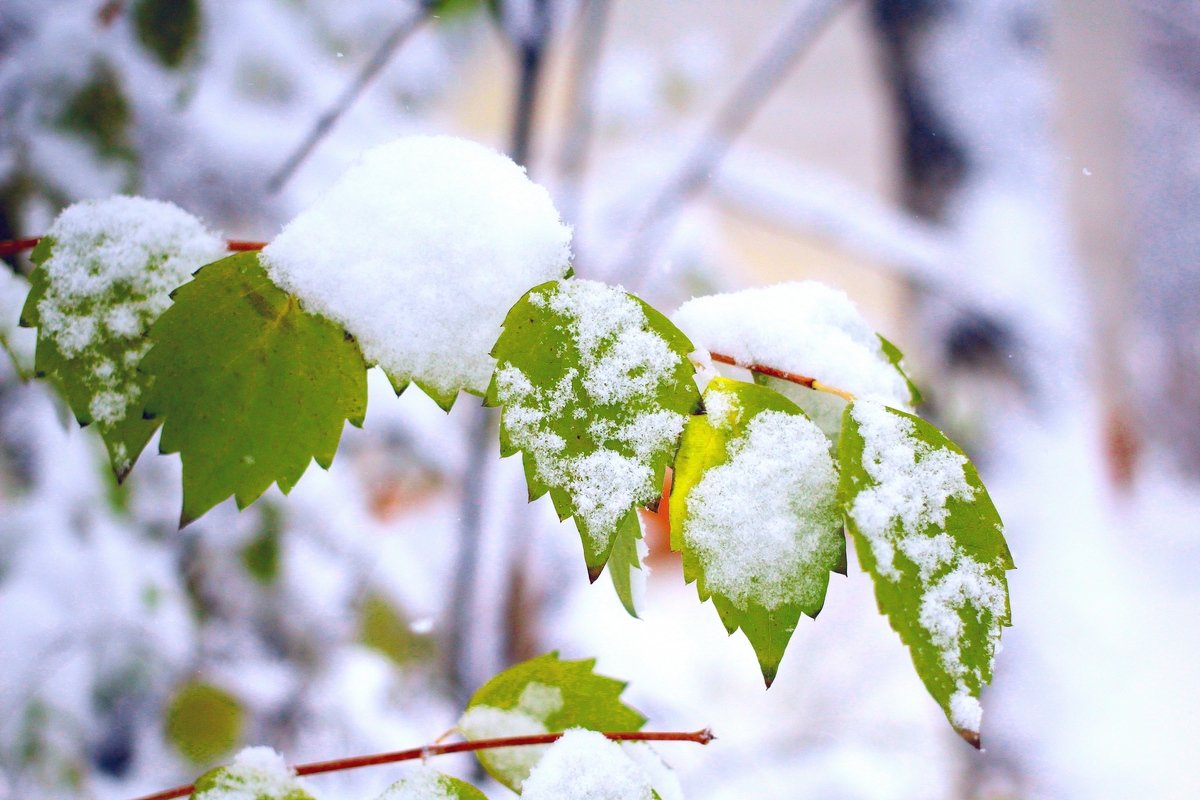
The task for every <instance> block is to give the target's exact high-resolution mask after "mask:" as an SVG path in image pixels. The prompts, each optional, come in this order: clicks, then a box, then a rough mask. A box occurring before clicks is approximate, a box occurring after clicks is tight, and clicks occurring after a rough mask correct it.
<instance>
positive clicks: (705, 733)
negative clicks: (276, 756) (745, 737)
mask: <svg viewBox="0 0 1200 800" xmlns="http://www.w3.org/2000/svg"><path fill="white" fill-rule="evenodd" d="M604 735H605V736H606V737H608V738H609V739H611V740H613V741H615V742H695V743H696V744H708V743H709V742H711V741H712V740H713V739H715V738H716V737H715V736H713V732H712V730H711V729H710V728H704V729H702V730H698V731H691V732H676V731H620V732H616V733H605V734H604ZM562 736H563V733H562V732H561V731H559V732H557V733H539V734H534V735H531V736H504V737H501V738H498V739H476V740H475V741H473V742H454V743H452V744H431V745H426V746H424V747H414V748H412V749H409V750H396V751H393V752H390V753H377V754H375V755H370V756H353V757H351V758H338V759H334V760H332V761H317V762H314V763H312V764H300V765H299V766H297V767H296V768H295V770H296V774H297V775H318V774H320V773H323V772H341V771H343V770H348V769H358V768H359V767H373V766H378V765H380V764H395V763H397V762H399V761H416V760H418V759H421V760H424V759H426V758H429V757H431V756H441V755H449V754H451V753H469V752H472V751H475V750H491V749H494V748H497V747H526V746H529V745H538V744H552V743H553V742H556V741H558V740H559V739H561V738H562ZM195 788H196V785H195V784H188V785H187V786H176V787H175V788H174V789H167V790H165V791H162V792H158V793H156V794H148V795H145V796H143V797H139V798H136V800H173V798H176V797H186V796H188V795H190V794H191V793H192V792H193V791H194V790H195Z"/></svg>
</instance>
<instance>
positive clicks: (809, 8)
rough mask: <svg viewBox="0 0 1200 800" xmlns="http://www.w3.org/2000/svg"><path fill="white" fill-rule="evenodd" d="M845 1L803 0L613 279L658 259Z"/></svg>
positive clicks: (684, 166)
mask: <svg viewBox="0 0 1200 800" xmlns="http://www.w3.org/2000/svg"><path fill="white" fill-rule="evenodd" d="M844 2H845V0H801V2H800V4H799V10H798V11H797V12H796V13H795V14H794V15H793V16H792V19H791V21H790V22H788V24H787V25H786V26H784V28H783V30H782V31H781V32H780V33H779V35H778V36H777V37H776V38H775V40H774V41H773V42H771V44H770V45H768V47H767V49H766V50H765V51H764V52H763V53H762V55H761V56H760V57H759V59H758V61H757V62H755V64H754V66H753V67H751V69H750V72H749V73H748V74H747V75H746V76H745V77H744V78H743V79H742V80H741V82H739V83H738V85H737V86H736V87H735V88H734V90H733V92H732V94H730V96H729V99H728V100H726V101H725V104H724V105H723V106H722V107H721V108H720V109H719V110H718V111H717V114H716V116H715V117H713V119H712V121H711V122H710V123H709V125H708V127H707V128H706V129H705V130H704V132H703V133H701V135H700V138H699V139H698V140H697V141H696V142H695V143H694V144H693V145H692V148H691V150H689V151H688V154H687V155H686V156H685V157H684V159H683V161H682V163H681V164H680V166H679V167H678V168H677V169H676V170H675V172H674V173H673V174H672V175H671V177H670V178H668V179H667V181H666V183H665V184H664V185H663V186H662V188H661V189H659V191H658V192H657V193H656V194H655V195H654V196H653V199H652V200H651V201H650V203H649V204H648V205H647V207H646V211H645V212H644V213H643V214H642V215H641V216H640V217H639V218H638V219H637V221H636V223H635V224H634V225H633V227H632V229H631V232H630V236H629V238H628V239H627V240H626V243H625V245H624V247H623V248H622V249H621V250H620V251H619V253H618V255H617V258H616V259H615V260H614V261H613V262H612V265H611V266H610V268H609V269H607V270H606V272H607V274H608V276H609V277H617V278H620V277H622V276H625V275H632V267H633V265H634V264H636V263H638V262H647V261H650V260H652V259H653V258H654V256H655V254H656V253H657V252H658V250H659V249H660V247H661V246H662V244H663V242H664V241H665V239H666V238H667V234H668V233H669V232H670V230H669V229H670V222H671V221H672V220H673V218H674V216H675V215H676V213H677V212H678V211H679V209H680V208H681V207H682V206H683V205H684V204H685V203H686V202H687V201H688V200H690V199H691V198H692V197H694V196H695V195H696V194H697V193H698V192H699V191H700V190H701V189H703V188H704V187H705V186H707V185H708V184H709V182H710V181H711V180H712V175H713V172H714V171H715V170H716V168H717V166H718V165H719V164H720V162H721V159H722V158H723V157H724V156H725V153H726V152H728V150H729V148H730V146H731V145H732V144H733V142H734V140H735V139H736V138H737V137H738V135H739V134H740V133H741V132H742V131H743V130H744V129H745V128H746V126H747V125H748V124H749V123H750V120H751V119H753V118H754V115H755V114H756V113H757V112H758V110H759V108H761V107H762V104H763V103H764V102H765V101H766V100H767V98H768V97H770V95H771V93H772V92H773V91H774V90H775V88H776V87H777V86H779V84H780V82H781V81H782V80H783V78H784V77H785V76H786V75H787V74H788V72H789V71H790V70H791V68H792V66H793V65H794V64H795V63H796V60H797V59H798V58H799V57H800V56H801V55H802V54H803V53H804V52H805V50H807V49H808V46H809V45H811V44H812V43H813V41H815V40H816V38H817V35H818V34H819V33H820V32H821V31H822V30H823V29H824V27H825V25H826V23H828V22H829V20H830V19H832V18H833V15H834V13H835V12H836V11H838V10H839V9H840V8H841V7H842V6H843V5H844ZM647 272H648V271H647V270H640V271H639V273H638V276H637V280H636V281H633V282H632V283H633V286H634V288H636V287H637V286H638V285H640V284H644V283H645V280H646V277H647Z"/></svg>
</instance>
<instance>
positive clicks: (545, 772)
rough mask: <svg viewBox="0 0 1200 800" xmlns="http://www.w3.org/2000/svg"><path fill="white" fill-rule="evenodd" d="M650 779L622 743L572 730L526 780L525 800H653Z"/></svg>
mask: <svg viewBox="0 0 1200 800" xmlns="http://www.w3.org/2000/svg"><path fill="white" fill-rule="evenodd" d="M653 791H654V790H653V788H652V787H651V785H650V776H649V775H647V774H646V771H645V770H643V769H642V767H641V766H639V765H638V764H637V763H636V762H635V761H634V760H633V759H632V758H630V757H629V755H628V754H626V752H625V751H624V750H623V749H622V748H621V746H620V745H619V744H617V743H616V742H613V741H609V740H608V739H607V738H605V736H604V735H603V734H601V733H596V732H595V731H588V730H583V729H581V728H573V729H571V730H569V731H567V732H566V733H564V734H563V737H562V738H561V739H559V740H558V741H557V742H555V743H554V744H553V745H551V746H550V749H549V750H547V751H546V755H545V756H543V757H542V760H541V761H540V762H539V763H538V765H537V766H536V767H534V769H533V772H531V773H530V774H529V777H528V778H527V779H526V780H525V784H524V786H523V788H522V791H521V797H523V798H525V800H651V798H653V796H654V795H653Z"/></svg>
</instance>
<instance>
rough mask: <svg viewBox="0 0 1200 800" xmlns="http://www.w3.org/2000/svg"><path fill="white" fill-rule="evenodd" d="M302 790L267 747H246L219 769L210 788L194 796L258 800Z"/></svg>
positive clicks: (207, 799) (199, 798)
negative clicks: (228, 764)
mask: <svg viewBox="0 0 1200 800" xmlns="http://www.w3.org/2000/svg"><path fill="white" fill-rule="evenodd" d="M298 790H299V791H303V790H304V786H303V784H301V782H300V781H299V779H297V777H296V773H295V771H294V770H293V769H292V768H291V767H289V766H288V765H287V763H285V762H284V760H283V756H281V755H279V754H278V753H276V752H275V751H274V750H272V749H271V748H269V747H247V748H246V749H244V750H242V751H241V752H240V753H238V754H237V756H235V757H234V760H233V763H232V764H231V765H230V766H228V767H224V768H222V769H221V770H220V771H219V772H218V773H217V774H216V775H215V776H214V780H213V781H212V784H211V785H210V786H208V787H205V788H204V790H203V791H199V792H197V793H196V797H197V800H258V798H261V797H288V796H290V794H289V793H290V792H295V791H298Z"/></svg>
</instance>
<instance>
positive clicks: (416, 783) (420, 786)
mask: <svg viewBox="0 0 1200 800" xmlns="http://www.w3.org/2000/svg"><path fill="white" fill-rule="evenodd" d="M447 783H448V781H447V780H446V776H444V775H442V774H440V773H438V772H437V771H435V770H432V769H421V770H418V771H417V772H416V773H414V774H413V775H409V776H408V777H406V778H403V779H401V780H399V781H396V782H395V783H393V784H392V785H391V786H389V787H388V788H387V790H386V791H385V792H384V793H383V794H381V795H380V796H379V797H378V798H377V799H376V800H453V798H454V792H453V791H452V790H451V789H450V787H448V786H447Z"/></svg>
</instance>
